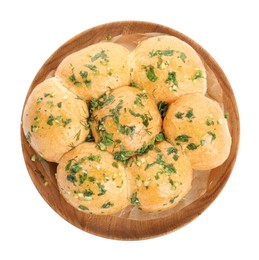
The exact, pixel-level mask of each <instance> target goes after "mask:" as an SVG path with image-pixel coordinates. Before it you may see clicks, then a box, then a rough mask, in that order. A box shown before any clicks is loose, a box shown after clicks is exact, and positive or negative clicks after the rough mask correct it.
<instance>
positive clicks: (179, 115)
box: [175, 111, 184, 119]
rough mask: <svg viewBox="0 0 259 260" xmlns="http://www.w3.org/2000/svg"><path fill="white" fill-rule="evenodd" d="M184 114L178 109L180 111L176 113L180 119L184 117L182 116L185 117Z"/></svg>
mask: <svg viewBox="0 0 259 260" xmlns="http://www.w3.org/2000/svg"><path fill="white" fill-rule="evenodd" d="M183 115H184V113H182V112H180V111H178V112H177V113H176V114H175V117H176V118H178V119H182V118H183Z"/></svg>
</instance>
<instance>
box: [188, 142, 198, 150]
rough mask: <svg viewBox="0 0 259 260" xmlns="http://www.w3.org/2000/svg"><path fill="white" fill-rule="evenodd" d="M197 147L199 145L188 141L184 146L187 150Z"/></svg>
mask: <svg viewBox="0 0 259 260" xmlns="http://www.w3.org/2000/svg"><path fill="white" fill-rule="evenodd" d="M198 147H199V145H196V144H194V143H190V144H188V145H187V147H186V148H187V149H188V150H196V149H197V148H198Z"/></svg>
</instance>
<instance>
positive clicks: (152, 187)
mask: <svg viewBox="0 0 259 260" xmlns="http://www.w3.org/2000/svg"><path fill="white" fill-rule="evenodd" d="M129 165H130V166H129V167H128V168H127V175H128V180H129V183H130V187H131V198H130V200H131V204H132V205H137V206H138V207H140V208H141V209H142V210H144V211H148V212H156V211H161V210H166V209H169V208H172V207H174V206H176V205H177V204H178V203H179V201H180V200H181V199H182V198H183V197H184V196H185V195H186V194H187V192H188V191H189V190H190V188H191V182H192V168H191V164H190V162H189V160H188V159H187V157H186V156H185V155H184V153H183V152H182V151H181V150H177V149H176V147H175V146H173V145H171V144H170V143H168V142H166V141H163V142H161V143H159V144H157V145H156V146H155V148H154V149H153V150H151V151H149V152H148V154H145V155H142V156H138V157H137V158H136V160H134V161H133V162H131V163H130V164H129Z"/></svg>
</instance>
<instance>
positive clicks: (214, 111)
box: [163, 93, 231, 170]
mask: <svg viewBox="0 0 259 260" xmlns="http://www.w3.org/2000/svg"><path fill="white" fill-rule="evenodd" d="M163 128H164V133H165V135H166V137H167V138H169V139H170V140H172V141H174V142H177V143H178V144H179V145H180V146H181V147H182V148H183V149H185V153H186V155H187V157H188V158H189V160H190V162H191V164H192V167H193V169H197V170H208V169H212V168H215V167H217V166H219V165H221V164H222V163H223V162H224V161H225V160H226V159H227V157H228V155H229V152H230V147H231V136H230V133H229V130H228V125H227V120H226V119H225V118H224V114H223V111H222V110H221V108H220V106H219V104H218V103H217V102H215V101H213V100H211V99H209V98H207V97H205V96H203V95H201V94H198V93H196V94H188V95H185V96H182V97H180V98H179V99H177V101H175V102H174V103H173V104H171V105H170V106H169V109H168V111H167V114H166V117H165V119H164V124H163Z"/></svg>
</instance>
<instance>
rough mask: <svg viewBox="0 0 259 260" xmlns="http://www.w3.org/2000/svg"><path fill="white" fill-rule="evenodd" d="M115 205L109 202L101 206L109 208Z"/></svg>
mask: <svg viewBox="0 0 259 260" xmlns="http://www.w3.org/2000/svg"><path fill="white" fill-rule="evenodd" d="M113 206H114V204H113V203H111V202H107V203H104V204H103V205H102V207H101V208H103V209H108V208H110V207H113Z"/></svg>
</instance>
